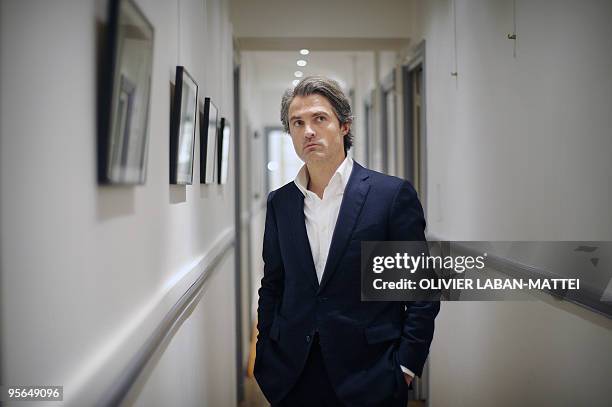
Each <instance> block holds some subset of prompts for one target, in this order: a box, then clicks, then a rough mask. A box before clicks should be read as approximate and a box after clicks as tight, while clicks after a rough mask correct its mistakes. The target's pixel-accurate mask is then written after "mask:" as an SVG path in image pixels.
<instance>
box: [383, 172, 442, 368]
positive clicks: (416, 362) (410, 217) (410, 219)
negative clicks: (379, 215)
mask: <svg viewBox="0 0 612 407" xmlns="http://www.w3.org/2000/svg"><path fill="white" fill-rule="evenodd" d="M389 232H390V233H389V235H390V236H389V237H390V238H389V240H408V241H422V242H425V217H424V215H423V208H422V207H421V203H420V202H419V199H418V197H417V194H416V191H415V190H414V188H413V187H412V185H410V183H409V182H407V181H404V182H403V183H402V184H401V186H400V187H399V189H398V191H397V192H396V194H395V198H394V199H393V203H392V207H391V216H390V218H389ZM424 248H425V250H427V247H426V245H425V244H424ZM426 254H428V253H426ZM404 306H405V312H404V326H403V331H402V337H401V338H400V346H399V350H398V359H399V361H400V365H402V366H405V367H406V368H407V369H409V370H410V371H412V372H414V373H415V374H416V375H417V376H421V374H422V373H423V366H424V365H425V361H426V360H427V355H428V354H429V345H430V344H431V341H432V339H433V333H434V319H435V318H436V315H437V314H438V311H440V302H439V301H407V302H405V303H404Z"/></svg>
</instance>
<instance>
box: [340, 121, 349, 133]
mask: <svg viewBox="0 0 612 407" xmlns="http://www.w3.org/2000/svg"><path fill="white" fill-rule="evenodd" d="M340 131H341V132H342V136H346V135H347V134H348V133H349V131H351V122H346V123H343V124H342V126H340Z"/></svg>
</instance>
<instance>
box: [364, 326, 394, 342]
mask: <svg viewBox="0 0 612 407" xmlns="http://www.w3.org/2000/svg"><path fill="white" fill-rule="evenodd" d="M364 334H365V338H366V342H367V343H368V344H370V345H372V344H375V343H381V342H386V341H393V340H397V339H399V338H400V336H402V328H401V326H398V325H394V324H392V323H386V324H381V325H374V326H369V327H367V328H365V330H364Z"/></svg>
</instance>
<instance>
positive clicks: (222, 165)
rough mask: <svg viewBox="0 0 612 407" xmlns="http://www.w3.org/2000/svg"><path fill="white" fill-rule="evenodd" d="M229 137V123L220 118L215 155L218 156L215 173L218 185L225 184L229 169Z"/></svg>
mask: <svg viewBox="0 0 612 407" xmlns="http://www.w3.org/2000/svg"><path fill="white" fill-rule="evenodd" d="M230 135H231V126H230V122H229V121H228V120H227V119H226V118H225V117H222V118H221V124H220V125H219V141H218V145H219V148H218V149H217V154H218V155H219V160H218V164H219V165H218V167H217V173H218V174H219V176H218V182H219V184H227V173H228V169H229V143H230Z"/></svg>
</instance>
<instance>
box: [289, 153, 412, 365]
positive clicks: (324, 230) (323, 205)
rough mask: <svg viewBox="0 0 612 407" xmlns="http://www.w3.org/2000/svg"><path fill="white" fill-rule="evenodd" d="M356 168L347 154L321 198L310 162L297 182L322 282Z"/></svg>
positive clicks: (309, 237)
mask: <svg viewBox="0 0 612 407" xmlns="http://www.w3.org/2000/svg"><path fill="white" fill-rule="evenodd" d="M352 171H353V160H352V159H351V158H350V157H346V158H345V159H344V161H342V164H340V166H339V167H338V169H336V172H335V173H334V175H332V177H331V179H330V180H329V183H328V184H327V186H326V187H325V188H324V189H323V198H319V196H318V195H317V194H315V193H314V192H312V191H310V190H308V182H309V181H310V175H309V174H308V167H306V165H304V166H302V168H301V169H300V171H299V172H298V175H297V177H296V178H295V181H294V182H295V185H296V186H297V187H298V189H299V190H300V191H301V192H302V194H304V219H305V223H306V233H307V234H308V242H309V243H310V250H311V251H312V260H313V261H314V265H315V270H316V272H317V279H318V280H319V283H321V279H322V278H323V271H324V270H325V264H326V263H327V256H328V254H329V247H330V245H331V240H332V235H333V233H334V229H335V227H336V221H337V220H338V214H339V213H340V204H341V203H342V197H343V195H344V190H345V189H346V184H348V181H349V177H350V176H351V172H352ZM400 367H401V368H402V371H403V372H404V373H407V374H409V375H410V376H412V377H414V373H412V372H411V371H410V370H409V369H407V368H406V367H404V366H400Z"/></svg>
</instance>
